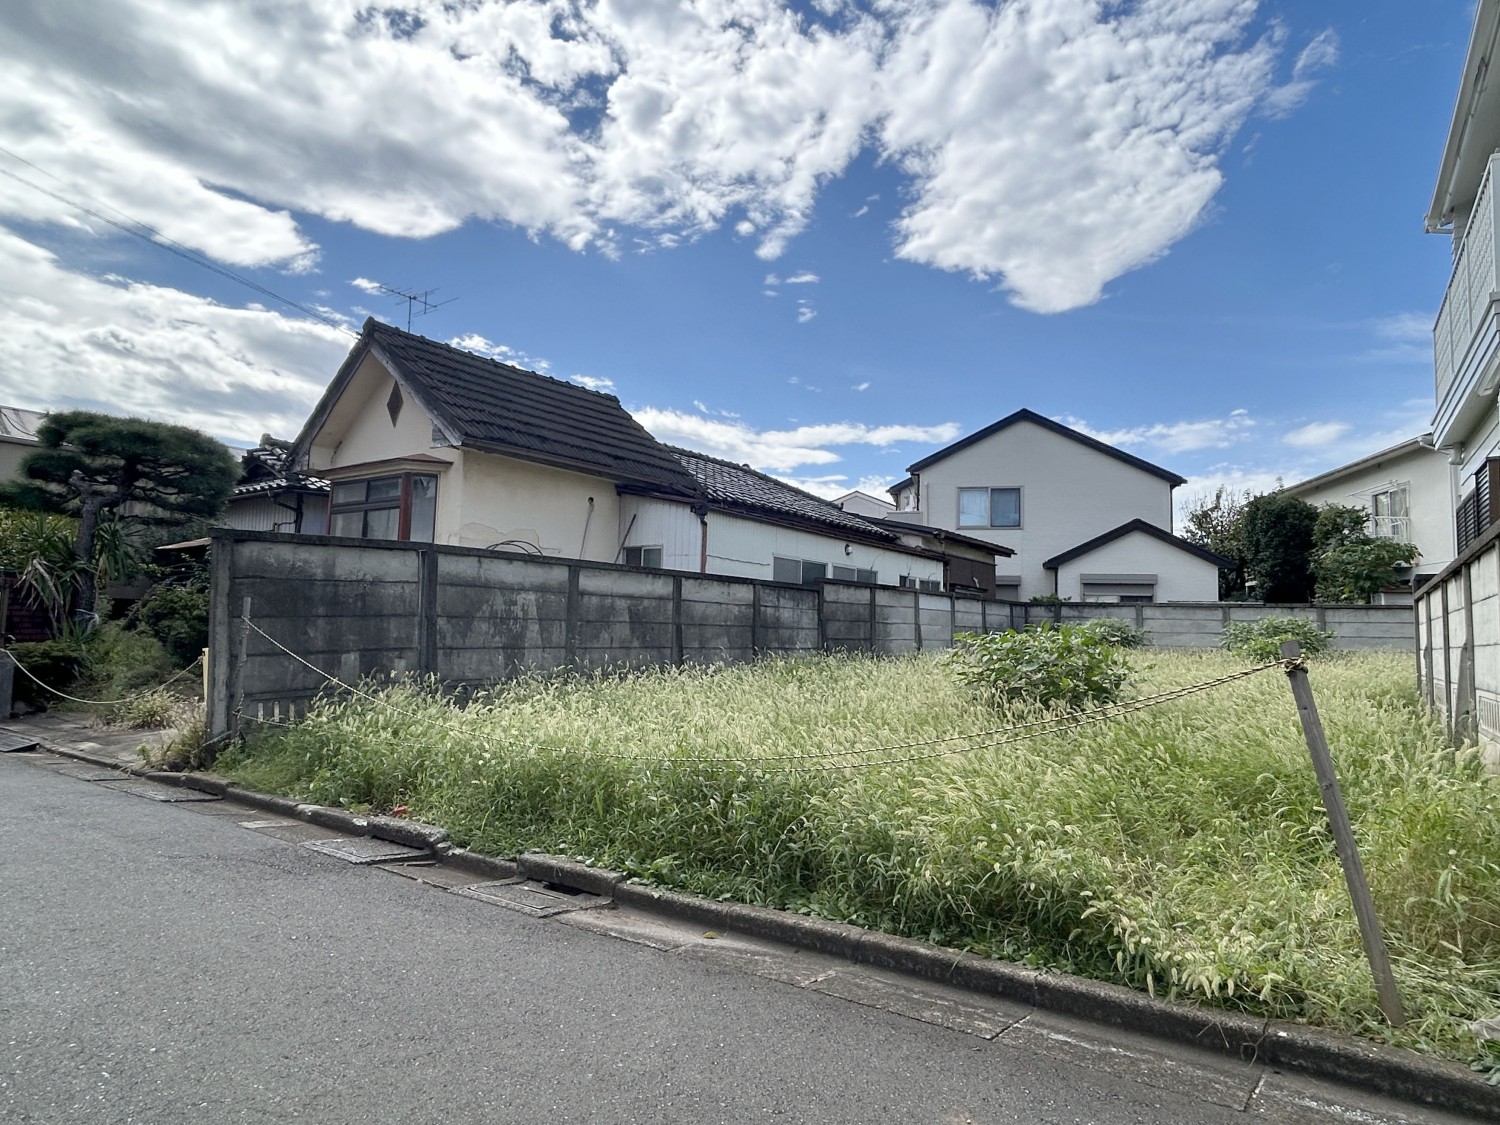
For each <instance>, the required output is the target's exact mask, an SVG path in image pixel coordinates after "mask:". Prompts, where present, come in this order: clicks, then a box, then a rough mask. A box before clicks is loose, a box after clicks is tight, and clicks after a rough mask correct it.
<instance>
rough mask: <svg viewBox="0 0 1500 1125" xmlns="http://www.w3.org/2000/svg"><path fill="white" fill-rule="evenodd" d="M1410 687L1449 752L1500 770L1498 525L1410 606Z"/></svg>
mask: <svg viewBox="0 0 1500 1125" xmlns="http://www.w3.org/2000/svg"><path fill="white" fill-rule="evenodd" d="M1413 610H1414V612H1415V614H1416V644H1417V684H1418V687H1419V689H1420V690H1421V693H1422V698H1423V700H1424V701H1425V702H1426V703H1427V705H1428V706H1429V707H1430V708H1431V709H1432V710H1433V712H1434V713H1435V714H1436V715H1437V716H1438V717H1440V718H1441V719H1442V721H1443V725H1444V727H1445V728H1446V730H1447V732H1448V735H1449V737H1450V738H1451V739H1452V740H1453V742H1454V743H1455V744H1456V745H1478V746H1479V747H1480V750H1481V752H1482V753H1483V754H1484V757H1485V761H1486V762H1487V763H1488V764H1489V766H1490V768H1491V769H1494V770H1500V526H1496V527H1494V528H1491V529H1490V531H1489V532H1488V533H1486V534H1485V535H1484V536H1482V537H1481V538H1480V539H1479V540H1478V541H1477V542H1475V543H1474V544H1472V545H1471V546H1470V547H1469V548H1468V549H1467V550H1465V551H1464V552H1463V553H1462V554H1461V555H1459V557H1458V558H1457V559H1455V560H1454V561H1453V562H1452V564H1450V565H1449V566H1448V567H1446V568H1445V569H1444V570H1443V571H1441V572H1440V573H1439V574H1438V575H1436V576H1435V577H1434V578H1433V579H1432V581H1430V582H1428V583H1427V585H1426V586H1424V587H1422V589H1421V590H1419V591H1418V592H1417V594H1416V597H1415V598H1414V599H1413Z"/></svg>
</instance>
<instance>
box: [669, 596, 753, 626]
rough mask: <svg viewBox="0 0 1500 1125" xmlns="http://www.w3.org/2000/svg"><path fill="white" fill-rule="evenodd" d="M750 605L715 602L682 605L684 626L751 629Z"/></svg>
mask: <svg viewBox="0 0 1500 1125" xmlns="http://www.w3.org/2000/svg"><path fill="white" fill-rule="evenodd" d="M750 611H751V607H750V606H749V605H734V604H718V603H715V602H690V601H684V602H683V603H682V624H683V627H684V628H686V627H687V626H689V625H725V626H729V625H735V626H738V625H743V626H744V627H745V628H746V629H749V628H750Z"/></svg>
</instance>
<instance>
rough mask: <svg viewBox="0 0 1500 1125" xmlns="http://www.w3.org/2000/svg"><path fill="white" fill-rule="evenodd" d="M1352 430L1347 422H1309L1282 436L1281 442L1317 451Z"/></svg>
mask: <svg viewBox="0 0 1500 1125" xmlns="http://www.w3.org/2000/svg"><path fill="white" fill-rule="evenodd" d="M1352 428H1353V427H1352V426H1350V425H1349V423H1348V422H1309V423H1308V424H1307V425H1305V426H1300V427H1298V428H1297V429H1295V430H1290V431H1288V432H1287V433H1284V434H1282V435H1281V440H1282V441H1283V442H1285V443H1286V444H1287V445H1294V446H1296V447H1297V448H1299V449H1318V448H1320V447H1323V446H1328V445H1332V444H1333V443H1334V442H1336V441H1338V440H1339V438H1341V437H1343V436H1344V435H1345V434H1347V433H1348V432H1349V431H1350V430H1351V429H1352Z"/></svg>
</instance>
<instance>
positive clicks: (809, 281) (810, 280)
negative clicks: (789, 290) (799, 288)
mask: <svg viewBox="0 0 1500 1125" xmlns="http://www.w3.org/2000/svg"><path fill="white" fill-rule="evenodd" d="M818 280H819V279H818V275H817V274H815V273H813V272H812V270H803V271H802V272H801V273H794V274H792V276H791V277H789V278H787V279H786V284H788V285H816V284H817V283H818Z"/></svg>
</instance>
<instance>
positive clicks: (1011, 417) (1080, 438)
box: [891, 406, 1187, 492]
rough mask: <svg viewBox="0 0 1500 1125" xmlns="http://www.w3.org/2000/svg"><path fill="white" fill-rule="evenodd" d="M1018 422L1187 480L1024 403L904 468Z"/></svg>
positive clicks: (921, 465) (917, 468)
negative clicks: (1029, 424) (996, 419)
mask: <svg viewBox="0 0 1500 1125" xmlns="http://www.w3.org/2000/svg"><path fill="white" fill-rule="evenodd" d="M1017 422H1030V423H1031V424H1032V425H1034V426H1040V427H1041V428H1042V429H1044V430H1050V431H1051V432H1052V433H1054V434H1057V435H1058V436H1059V437H1065V438H1068V439H1069V440H1071V441H1076V442H1077V443H1078V444H1079V445H1082V446H1085V447H1086V448H1088V449H1092V450H1093V451H1094V452H1096V453H1103V454H1104V455H1105V456H1107V457H1113V458H1114V459H1115V460H1117V461H1123V462H1124V463H1125V464H1127V465H1129V466H1130V467H1131V468H1134V469H1139V470H1141V472H1143V473H1150V474H1151V475H1152V476H1154V477H1160V478H1161V479H1162V480H1164V481H1166V482H1167V483H1168V484H1170V485H1171V486H1172V487H1173V488H1176V487H1177V486H1178V485H1179V484H1186V483H1187V478H1186V477H1180V476H1178V475H1177V474H1176V473H1174V472H1172V471H1171V470H1170V469H1163V468H1162V467H1161V466H1160V465H1153V464H1152V463H1151V462H1150V461H1146V460H1143V459H1142V458H1140V457H1136V456H1133V455H1132V454H1129V453H1126V452H1125V451H1124V450H1122V449H1116V448H1115V447H1114V446H1112V445H1108V444H1106V443H1105V442H1102V441H1100V440H1098V439H1097V438H1091V437H1089V436H1088V435H1087V434H1081V433H1079V432H1078V431H1077V430H1074V429H1070V428H1069V427H1067V426H1064V425H1063V424H1062V423H1061V422H1054V421H1053V420H1052V419H1051V418H1048V417H1046V416H1045V415H1042V414H1038V413H1037V412H1036V411H1034V410H1027V409H1026V408H1025V407H1024V406H1023V407H1022V408H1021V409H1020V410H1017V411H1016V412H1015V413H1014V414H1007V415H1006V416H1005V417H1004V418H1001V419H1000V421H998V422H992V423H990V424H989V425H988V426H986V427H985V428H984V429H982V430H976V431H975V432H974V433H972V434H970V435H969V436H968V437H962V438H959V439H958V440H957V441H955V442H954V443H953V444H952V445H945V446H944V447H943V448H942V449H939V450H938V451H937V452H936V453H931V454H928V455H927V456H926V457H924V458H922V459H921V460H920V461H918V462H916V463H915V464H914V465H908V466H907V469H906V471H907V472H909V473H920V472H921V471H922V470H923V469H925V468H927V466H929V465H932V464H935V463H937V462H938V461H941V460H943V459H944V458H945V457H951V456H952V455H953V454H955V453H957V452H958V451H959V450H961V449H967V448H968V447H969V446H971V445H973V444H975V443H976V442H981V441H983V440H984V439H985V438H987V437H990V436H992V435H994V434H998V433H999V432H1000V431H1001V430H1005V429H1009V428H1010V427H1011V426H1014V425H1015V424H1016V423H1017ZM907 483H908V481H901V482H899V483H897V484H896V485H894V486H892V489H891V491H892V492H895V491H896V490H897V489H899V488H902V487H904V486H905V485H906V484H907Z"/></svg>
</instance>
